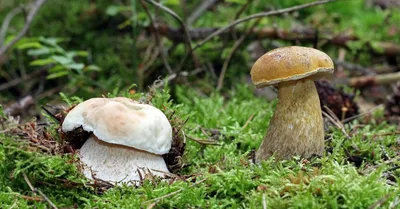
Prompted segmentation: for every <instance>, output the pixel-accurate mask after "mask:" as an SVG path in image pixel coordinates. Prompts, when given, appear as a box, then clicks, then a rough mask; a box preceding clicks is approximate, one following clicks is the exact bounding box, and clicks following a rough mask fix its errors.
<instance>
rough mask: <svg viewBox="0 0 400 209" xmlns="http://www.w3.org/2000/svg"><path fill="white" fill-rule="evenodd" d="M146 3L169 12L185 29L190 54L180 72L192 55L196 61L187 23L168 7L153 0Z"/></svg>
mask: <svg viewBox="0 0 400 209" xmlns="http://www.w3.org/2000/svg"><path fill="white" fill-rule="evenodd" d="M144 1H146V2H148V3H150V4H152V5H154V6H156V7H158V8H160V9H162V10H164V11H165V12H167V13H168V14H169V15H171V16H172V17H173V18H175V19H176V20H177V21H178V22H179V24H180V25H181V27H182V29H183V32H184V35H185V40H186V42H185V43H186V47H187V49H188V52H187V53H186V55H185V58H184V59H183V61H182V64H181V65H180V66H179V68H178V70H177V71H180V68H181V66H182V65H183V62H184V61H185V60H186V57H188V56H189V55H191V56H192V57H193V60H194V61H195V60H196V59H195V57H194V53H193V49H192V40H191V38H190V35H189V32H188V29H187V27H186V25H185V23H184V22H183V20H182V19H181V18H180V17H179V16H178V15H177V14H176V13H175V12H174V11H172V10H171V9H169V8H168V7H165V6H163V5H161V4H159V3H157V2H155V1H153V0H144Z"/></svg>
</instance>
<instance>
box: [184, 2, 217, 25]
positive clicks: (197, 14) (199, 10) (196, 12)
mask: <svg viewBox="0 0 400 209" xmlns="http://www.w3.org/2000/svg"><path fill="white" fill-rule="evenodd" d="M218 1H220V0H206V1H203V2H202V3H201V4H200V6H199V7H197V8H196V9H195V10H194V12H193V13H192V14H191V15H190V16H189V17H188V19H187V24H188V25H189V27H190V26H191V25H192V24H193V23H194V22H195V21H196V20H197V19H199V17H200V16H201V15H202V14H203V13H204V12H205V11H206V10H207V9H208V8H210V7H211V6H213V5H215V4H216V3H217V2H218Z"/></svg>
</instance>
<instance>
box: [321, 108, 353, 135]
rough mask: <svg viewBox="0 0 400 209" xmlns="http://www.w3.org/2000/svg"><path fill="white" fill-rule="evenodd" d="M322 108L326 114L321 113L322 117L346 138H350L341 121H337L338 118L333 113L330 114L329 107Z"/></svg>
mask: <svg viewBox="0 0 400 209" xmlns="http://www.w3.org/2000/svg"><path fill="white" fill-rule="evenodd" d="M324 108H325V110H326V112H325V111H322V115H324V116H325V117H327V118H328V119H329V120H330V121H331V122H332V123H333V124H335V125H336V127H338V128H339V129H340V130H341V131H342V133H343V134H344V135H345V136H346V137H347V138H350V136H349V134H348V133H347V131H346V128H345V127H344V125H343V123H342V121H340V120H339V118H338V117H337V116H336V115H335V113H333V112H332V110H331V109H329V107H327V106H324Z"/></svg>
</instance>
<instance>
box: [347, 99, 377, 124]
mask: <svg viewBox="0 0 400 209" xmlns="http://www.w3.org/2000/svg"><path fill="white" fill-rule="evenodd" d="M379 108H383V104H380V105H378V106H376V107H373V108H371V109H369V110H368V111H366V112H363V113H361V114H358V115H355V116H352V117H349V118H346V119H344V120H343V121H342V122H343V123H347V122H349V121H351V120H354V119H356V118H359V117H361V116H364V115H366V114H370V113H372V112H375V110H377V109H379Z"/></svg>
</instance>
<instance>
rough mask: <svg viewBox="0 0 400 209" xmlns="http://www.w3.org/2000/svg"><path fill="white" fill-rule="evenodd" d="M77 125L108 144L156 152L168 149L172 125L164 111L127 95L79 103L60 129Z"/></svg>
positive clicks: (165, 151) (65, 129) (74, 127)
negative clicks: (125, 96)
mask: <svg viewBox="0 0 400 209" xmlns="http://www.w3.org/2000/svg"><path fill="white" fill-rule="evenodd" d="M78 127H82V128H83V129H84V130H85V131H88V132H93V134H94V135H95V136H96V137H97V138H98V139H100V140H102V141H104V142H107V143H111V144H118V145H123V146H127V147H133V148H136V149H139V150H143V151H147V152H151V153H154V154H159V155H161V154H165V153H168V151H169V150H170V149H171V142H172V127H171V125H170V123H169V121H168V119H167V117H166V116H165V115H164V113H163V112H162V111H161V110H159V109H157V108H155V107H153V106H151V105H147V104H140V103H138V102H135V101H133V100H131V99H128V98H123V97H116V98H92V99H89V100H86V101H84V102H82V103H80V104H79V105H77V106H76V107H74V108H73V109H72V110H71V111H70V112H69V113H68V115H67V116H66V117H65V119H64V122H63V124H62V127H61V128H62V131H63V132H70V131H73V130H75V129H76V128H78Z"/></svg>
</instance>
